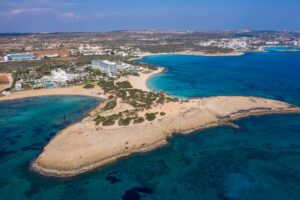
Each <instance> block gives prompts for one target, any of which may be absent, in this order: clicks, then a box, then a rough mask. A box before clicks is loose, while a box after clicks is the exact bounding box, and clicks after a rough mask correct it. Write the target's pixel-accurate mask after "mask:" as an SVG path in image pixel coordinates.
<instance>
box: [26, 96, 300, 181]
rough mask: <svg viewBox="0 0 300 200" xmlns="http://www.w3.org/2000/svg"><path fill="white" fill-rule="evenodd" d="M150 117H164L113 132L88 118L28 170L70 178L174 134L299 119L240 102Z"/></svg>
mask: <svg viewBox="0 0 300 200" xmlns="http://www.w3.org/2000/svg"><path fill="white" fill-rule="evenodd" d="M153 111H157V112H160V111H167V114H166V115H165V116H164V117H160V118H159V119H157V120H156V121H153V122H145V123H142V124H131V125H129V126H127V127H113V128H106V127H101V126H100V127H99V126H97V125H95V122H94V121H93V117H92V116H88V117H86V118H85V119H84V120H82V121H81V122H79V123H76V124H74V125H72V126H70V127H68V128H66V129H64V130H63V131H61V132H60V133H59V134H58V135H57V136H55V137H54V138H53V139H52V141H51V142H50V143H49V144H48V145H47V146H46V147H45V148H44V150H43V152H42V153H41V154H40V155H39V156H38V158H37V159H36V160H35V161H34V162H33V163H32V165H31V167H32V169H33V170H35V171H37V172H39V173H41V174H43V175H47V176H57V177H69V176H75V175H78V174H81V173H84V172H86V171H89V170H93V169H96V168H98V167H101V166H103V165H106V164H109V163H111V162H114V161H116V160H117V159H119V158H122V157H124V156H128V155H131V154H133V153H137V152H145V151H149V150H151V149H153V148H156V147H159V146H162V145H164V144H166V143H167V140H168V138H170V137H172V136H173V135H174V134H176V133H177V134H184V133H189V132H192V131H195V130H202V129H206V128H210V127H214V126H219V125H224V124H229V123H231V122H232V121H233V120H237V119H240V118H243V117H248V116H254V115H265V114H275V113H299V112H300V109H299V108H297V107H294V106H292V105H289V104H287V103H284V102H280V101H274V100H267V99H263V98H255V97H242V96H240V97H211V98H203V99H194V100H190V101H185V102H171V103H166V104H164V105H160V106H157V107H154V108H153Z"/></svg>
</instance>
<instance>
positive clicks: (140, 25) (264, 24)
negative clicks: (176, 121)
mask: <svg viewBox="0 0 300 200" xmlns="http://www.w3.org/2000/svg"><path fill="white" fill-rule="evenodd" d="M299 19H300V0H148V1H146V0H0V32H2V33H7V32H94V31H95V32H96V31H114V30H145V29H157V30H234V29H252V30H300V20H299Z"/></svg>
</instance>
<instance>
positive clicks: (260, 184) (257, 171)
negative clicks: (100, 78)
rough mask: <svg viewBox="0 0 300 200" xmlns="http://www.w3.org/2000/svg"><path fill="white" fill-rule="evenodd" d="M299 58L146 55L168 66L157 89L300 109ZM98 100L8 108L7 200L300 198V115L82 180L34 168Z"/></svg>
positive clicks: (252, 121)
mask: <svg viewBox="0 0 300 200" xmlns="http://www.w3.org/2000/svg"><path fill="white" fill-rule="evenodd" d="M299 61H300V54H299V53H296V52H268V53H257V54H255V53H249V54H246V55H245V56H240V57H196V56H158V57H157V56H154V57H146V58H144V59H143V62H147V63H152V64H156V65H159V66H164V67H167V68H168V71H167V72H166V73H165V74H163V75H158V76H155V77H153V78H152V79H151V80H150V81H149V85H150V86H151V87H152V88H155V89H156V90H165V91H166V92H168V93H170V94H173V95H178V96H184V97H187V98H189V97H203V96H215V95H255V96H264V97H270V98H276V99H282V100H286V101H289V102H291V103H295V104H297V105H300V97H299V93H300V78H299V76H300V62H299ZM98 103H99V100H97V99H94V98H88V97H76V96H71V97H70V96H59V97H39V98H29V99H23V100H13V101H6V102H0V145H1V146H0V172H1V175H0V199H1V200H2V199H4V200H6V199H43V200H52V199H53V200H54V199H63V200H65V199H72V200H73V199H74V200H75V199H84V200H89V199H100V200H106V199H108V200H110V199H111V200H118V199H125V200H136V199H142V200H143V199H148V200H149V199H156V200H161V199H166V200H169V199H170V200H173V199H175V200H177V199H178V200H201V199H207V200H210V199H212V200H214V199H220V200H229V199H234V200H235V199H249V200H253V199H272V200H273V199H275V200H276V199H278V200H285V199H300V135H299V134H300V115H272V116H264V117H252V118H247V119H243V120H240V121H238V122H237V124H238V125H239V126H240V127H241V129H233V128H230V127H218V128H214V129H209V130H205V131H202V132H199V133H194V134H190V135H185V136H182V135H178V136H176V137H174V138H172V139H170V141H169V144H168V145H166V146H164V147H162V148H159V149H156V150H154V151H151V152H148V153H145V154H137V155H133V156H130V157H128V158H124V159H122V160H120V161H118V162H116V163H113V164H111V165H109V166H107V167H104V168H102V169H98V170H96V171H94V172H90V173H88V174H84V175H82V176H79V177H75V178H70V179H56V178H47V177H43V176H40V175H38V174H35V173H33V172H31V171H30V170H29V168H28V167H29V164H30V162H31V160H33V159H34V158H35V157H36V156H37V155H38V154H39V152H40V151H41V149H42V147H43V146H44V145H45V144H46V143H47V142H48V141H49V140H50V139H51V137H53V136H54V135H55V134H56V133H57V132H58V131H59V130H61V129H62V128H63V127H66V126H67V125H69V124H71V123H73V122H75V121H77V120H80V119H81V118H82V117H83V116H84V115H85V112H86V110H89V109H92V108H93V107H94V106H95V105H96V104H98ZM99 145H101V144H99Z"/></svg>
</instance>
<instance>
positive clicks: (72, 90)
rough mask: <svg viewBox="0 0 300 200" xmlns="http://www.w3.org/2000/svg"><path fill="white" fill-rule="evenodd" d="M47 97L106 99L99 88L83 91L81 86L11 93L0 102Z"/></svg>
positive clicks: (0, 99) (0, 98)
mask: <svg viewBox="0 0 300 200" xmlns="http://www.w3.org/2000/svg"><path fill="white" fill-rule="evenodd" d="M49 95H81V96H92V97H99V98H104V99H105V98H106V96H105V95H103V93H102V90H101V88H100V87H99V86H95V87H94V88H92V89H85V88H83V87H82V86H74V87H66V88H51V89H37V90H24V91H20V92H13V93H12V94H11V95H8V96H2V97H0V101H4V100H12V99H22V98H27V97H38V96H49Z"/></svg>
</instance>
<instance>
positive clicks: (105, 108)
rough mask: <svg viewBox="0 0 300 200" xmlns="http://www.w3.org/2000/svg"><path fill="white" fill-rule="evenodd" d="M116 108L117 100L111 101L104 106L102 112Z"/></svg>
mask: <svg viewBox="0 0 300 200" xmlns="http://www.w3.org/2000/svg"><path fill="white" fill-rule="evenodd" d="M116 106H117V100H116V99H112V100H109V101H108V102H107V103H106V104H105V106H104V107H103V108H102V110H111V109H114V108H115V107H116Z"/></svg>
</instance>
